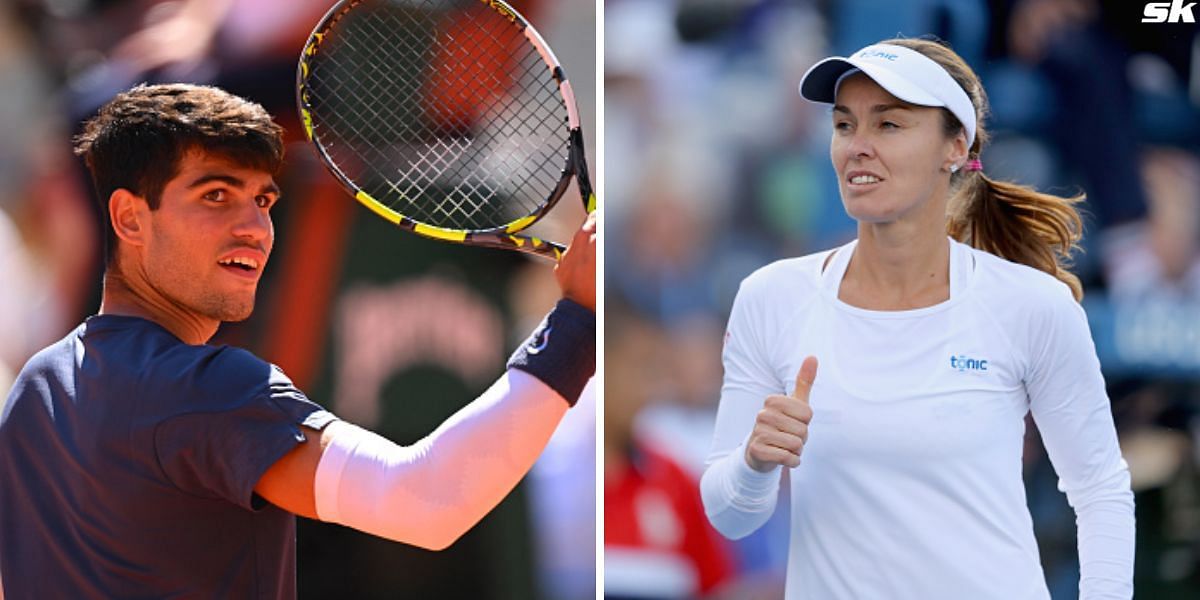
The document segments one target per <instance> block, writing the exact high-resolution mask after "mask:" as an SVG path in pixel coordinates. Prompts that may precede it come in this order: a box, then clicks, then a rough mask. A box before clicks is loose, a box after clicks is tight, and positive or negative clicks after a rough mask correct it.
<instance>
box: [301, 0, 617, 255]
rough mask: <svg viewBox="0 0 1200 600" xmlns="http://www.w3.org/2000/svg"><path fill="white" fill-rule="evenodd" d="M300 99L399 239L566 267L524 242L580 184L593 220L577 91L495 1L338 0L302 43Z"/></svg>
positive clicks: (345, 177) (331, 154)
mask: <svg viewBox="0 0 1200 600" xmlns="http://www.w3.org/2000/svg"><path fill="white" fill-rule="evenodd" d="M296 95H297V102H298V104H299V108H300V117H301V119H302V121H303V123H304V130H305V133H306V134H307V136H308V138H309V139H310V140H311V141H312V142H313V143H314V144H315V145H316V148H317V154H318V155H320V157H321V160H322V161H324V163H325V165H326V166H327V167H328V168H329V170H330V171H331V172H333V174H334V176H335V177H336V178H337V179H338V181H340V182H341V183H342V185H343V186H345V188H346V189H347V191H349V193H350V194H351V195H352V196H354V198H356V199H357V200H358V201H359V202H361V203H362V204H364V205H366V206H367V208H370V209H371V210H372V211H374V212H375V213H377V214H378V215H379V216H381V217H383V218H385V219H387V220H388V221H391V222H392V223H395V224H396V225H398V226H400V227H401V228H402V229H405V230H408V231H412V232H414V233H417V234H420V235H423V236H426V237H430V238H434V239H438V240H443V241H449V242H457V243H462V244H470V245H475V246H485V247H490V248H504V249H509V250H519V251H522V252H528V253H532V254H535V255H538V256H542V257H545V258H550V259H554V260H558V259H559V258H560V257H561V256H562V253H563V251H564V248H563V246H561V245H559V244H556V243H553V242H548V241H545V240H541V239H538V238H536V237H529V236H525V235H520V234H519V233H518V232H520V231H522V230H524V229H525V228H527V227H529V226H530V225H532V224H534V223H535V222H537V221H538V220H539V219H541V218H542V217H543V216H545V215H546V213H547V212H549V211H550V209H551V208H553V207H554V205H555V203H557V202H558V200H559V199H560V198H562V196H563V194H564V193H566V191H567V188H568V186H569V185H570V181H571V179H572V178H574V179H575V181H576V183H577V185H578V188H579V192H580V196H581V197H582V199H583V203H584V208H585V209H586V210H587V211H588V212H592V211H594V210H595V207H596V196H595V194H594V192H593V190H592V184H591V180H590V178H589V176H588V168H587V160H586V159H585V157H584V150H583V133H582V131H581V130H580V123H579V111H578V110H577V109H576V107H575V96H574V92H573V91H572V89H571V83H570V82H569V81H568V80H567V76H566V73H565V72H564V71H563V68H562V66H561V65H559V63H558V59H557V58H555V56H554V52H553V51H551V50H550V47H549V46H547V45H546V42H545V40H543V39H542V37H541V35H540V34H538V32H537V30H535V29H534V28H533V26H532V25H530V24H529V22H528V21H526V20H525V18H524V17H522V16H521V15H520V13H518V12H517V11H516V10H513V8H512V7H511V6H509V5H508V4H506V3H504V2H501V1H499V0H342V1H340V2H338V3H337V4H335V5H334V6H333V8H331V9H330V10H329V12H328V13H326V15H325V17H324V18H322V20H321V22H320V23H319V24H318V25H317V27H316V29H314V30H313V33H312V35H311V36H310V37H309V39H308V42H307V43H306V44H305V45H304V50H303V52H302V53H301V56H300V65H299V67H298V70H297V84H296Z"/></svg>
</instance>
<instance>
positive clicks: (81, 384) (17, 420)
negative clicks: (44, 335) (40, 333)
mask: <svg viewBox="0 0 1200 600" xmlns="http://www.w3.org/2000/svg"><path fill="white" fill-rule="evenodd" d="M333 419H334V416H333V415H332V414H330V413H328V412H326V411H325V410H323V409H322V408H321V407H320V406H318V405H317V404H314V403H313V402H311V401H309V400H308V398H306V397H305V396H304V394H303V393H302V392H300V390H297V389H296V387H295V386H294V385H292V382H291V381H290V380H289V379H288V378H287V376H285V375H284V374H283V372H282V371H280V370H279V368H278V367H275V366H274V365H271V364H269V363H267V362H264V361H263V360H261V359H259V358H257V357H255V356H254V355H253V354H250V353H249V352H246V351H244V350H241V349H237V348H230V347H225V346H222V347H217V346H207V345H205V346H191V345H187V344H185V343H183V342H182V341H180V340H179V339H178V338H176V337H175V336H173V335H172V334H171V333H169V332H168V331H167V330H166V329H164V328H162V327H161V326H159V325H157V324H155V323H153V322H151V321H147V320H145V319H140V318H137V317H125V316H114V315H101V316H96V317H91V318H89V319H88V320H87V321H85V322H84V323H83V324H82V325H80V326H79V327H78V328H77V329H75V331H73V332H71V334H70V335H68V336H67V337H66V338H64V339H62V340H61V341H59V342H58V343H56V344H54V345H52V346H50V347H48V348H46V349H44V350H42V351H41V352H39V353H38V354H37V355H35V356H34V357H33V358H31V359H30V360H29V362H28V363H26V365H25V368H24V369H22V370H21V373H20V375H18V376H17V379H16V382H15V384H14V385H13V388H12V391H11V392H10V394H9V396H8V400H7V403H6V404H5V406H4V412H3V413H2V414H0V574H3V584H4V592H5V594H6V599H7V600H24V599H26V598H294V597H295V595H296V583H295V582H296V552H295V538H296V534H295V528H296V523H295V517H294V516H293V515H292V514H291V513H288V512H286V511H283V510H281V509H279V508H277V507H275V506H273V505H271V504H269V503H267V502H266V501H264V500H263V499H261V498H259V497H258V496H255V495H254V486H255V484H257V482H258V480H259V478H260V477H261V476H262V474H263V473H264V472H265V471H266V470H267V468H269V467H270V466H271V465H272V464H274V463H275V462H276V461H277V460H279V458H280V457H282V456H283V455H284V454H286V453H287V452H288V451H289V450H292V449H293V448H295V446H296V444H297V443H298V442H299V441H301V440H303V439H304V434H303V432H302V431H301V429H300V426H301V425H305V426H308V427H311V428H313V429H321V428H323V427H325V425H327V424H328V423H329V422H330V421H332V420H333Z"/></svg>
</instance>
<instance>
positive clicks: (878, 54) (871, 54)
mask: <svg viewBox="0 0 1200 600" xmlns="http://www.w3.org/2000/svg"><path fill="white" fill-rule="evenodd" d="M858 58H884V59H887V60H896V59H897V58H900V56H899V55H897V54H892V53H891V52H884V51H883V50H863V51H862V52H859V53H858Z"/></svg>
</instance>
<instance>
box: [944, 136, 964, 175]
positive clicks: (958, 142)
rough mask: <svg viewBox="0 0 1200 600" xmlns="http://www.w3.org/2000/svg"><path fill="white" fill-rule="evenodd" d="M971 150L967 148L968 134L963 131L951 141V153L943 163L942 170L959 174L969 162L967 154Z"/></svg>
mask: <svg viewBox="0 0 1200 600" xmlns="http://www.w3.org/2000/svg"><path fill="white" fill-rule="evenodd" d="M969 150H970V148H968V147H967V134H966V133H964V132H963V131H962V130H961V129H960V130H959V131H958V133H956V134H954V137H953V138H952V139H951V140H950V148H949V152H948V154H947V155H946V161H945V162H943V163H942V170H944V171H949V172H951V173H955V172H957V171H958V170H959V169H961V168H962V167H963V165H964V164H966V162H967V154H968V152H969Z"/></svg>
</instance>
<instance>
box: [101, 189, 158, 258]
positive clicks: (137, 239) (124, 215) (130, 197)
mask: <svg viewBox="0 0 1200 600" xmlns="http://www.w3.org/2000/svg"><path fill="white" fill-rule="evenodd" d="M149 217H150V205H149V204H148V203H147V202H146V200H145V199H144V198H142V197H141V196H138V195H136V194H134V193H133V192H131V191H129V190H127V189H125V188H119V189H117V190H116V191H114V192H113V193H112V195H111V196H109V197H108V218H109V219H110V220H111V221H112V226H113V230H114V231H116V233H117V238H119V239H120V240H121V242H123V243H126V244H131V245H134V246H141V245H143V244H145V243H146V240H145V236H146V225H147V224H148V219H149Z"/></svg>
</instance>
